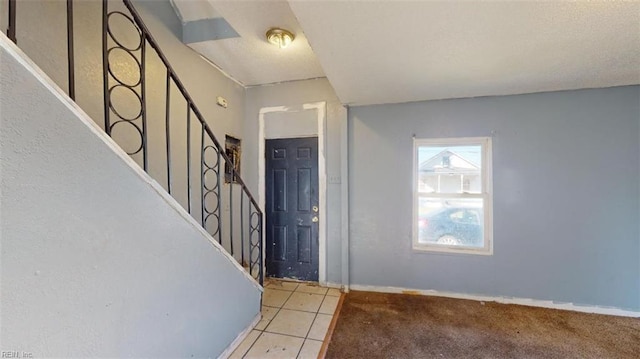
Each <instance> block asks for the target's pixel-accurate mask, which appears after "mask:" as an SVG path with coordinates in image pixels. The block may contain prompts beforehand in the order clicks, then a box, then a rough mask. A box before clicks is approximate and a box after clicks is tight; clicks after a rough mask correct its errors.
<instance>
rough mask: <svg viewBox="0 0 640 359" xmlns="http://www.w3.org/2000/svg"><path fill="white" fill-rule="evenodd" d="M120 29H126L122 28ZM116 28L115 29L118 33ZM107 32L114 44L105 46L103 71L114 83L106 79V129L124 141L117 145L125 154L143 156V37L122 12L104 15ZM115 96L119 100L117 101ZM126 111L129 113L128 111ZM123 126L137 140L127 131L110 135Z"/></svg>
mask: <svg viewBox="0 0 640 359" xmlns="http://www.w3.org/2000/svg"><path fill="white" fill-rule="evenodd" d="M123 24H125V26H123ZM123 28H124V29H128V31H122V29H123ZM116 29H118V34H117V35H116ZM131 34H133V36H132V35H131ZM107 35H108V37H109V38H110V39H111V40H112V41H113V44H114V45H113V46H111V47H109V48H108V49H107V55H106V60H107V64H106V68H107V72H108V76H107V75H106V74H105V81H108V79H109V78H110V79H112V80H113V81H110V82H112V83H113V82H115V83H114V84H112V85H108V84H109V81H108V82H107V87H108V94H107V96H106V98H105V100H106V101H107V107H108V108H109V110H110V111H109V112H108V113H105V116H107V118H106V119H105V127H106V128H105V130H106V131H107V134H109V135H110V136H111V137H113V138H114V140H116V142H119V141H118V139H120V142H126V143H120V145H121V147H122V148H123V149H124V150H125V152H126V153H127V154H128V155H130V156H133V155H136V154H139V153H142V156H146V133H145V131H146V128H145V127H146V126H145V123H144V122H145V115H146V114H145V111H144V86H143V84H142V82H143V81H144V64H143V62H144V58H143V46H144V41H145V39H144V36H143V33H142V31H141V30H140V28H138V26H137V25H136V24H135V22H134V20H133V19H132V18H131V17H129V16H128V15H127V14H125V13H123V12H121V11H111V12H109V13H108V14H107ZM129 42H132V44H131V43H129ZM118 94H119V95H118ZM123 98H125V99H127V100H128V101H125V100H123ZM118 99H119V100H120V103H118V102H119V101H117V100H118ZM131 108H133V111H131ZM127 112H131V113H130V114H127ZM111 114H113V115H114V116H115V117H116V118H117V119H116V120H115V121H111V118H110V117H111ZM122 126H124V127H126V128H128V129H129V131H134V136H135V137H138V139H139V140H138V141H137V142H138V143H135V142H134V141H133V137H132V135H131V134H130V133H126V132H123V135H118V136H114V135H113V133H114V129H116V128H119V129H121V130H119V131H118V132H117V133H121V132H122V131H125V130H124V128H123V127H122ZM115 137H118V138H115ZM125 139H126V141H125Z"/></svg>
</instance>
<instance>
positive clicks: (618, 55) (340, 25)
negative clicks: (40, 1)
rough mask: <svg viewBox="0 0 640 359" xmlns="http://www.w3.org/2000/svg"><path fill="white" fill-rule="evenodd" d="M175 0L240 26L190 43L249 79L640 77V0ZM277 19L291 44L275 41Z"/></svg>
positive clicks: (357, 94)
mask: <svg viewBox="0 0 640 359" xmlns="http://www.w3.org/2000/svg"><path fill="white" fill-rule="evenodd" d="M172 1H173V3H174V6H175V7H176V8H177V9H178V12H179V13H181V15H182V16H183V21H191V20H197V19H201V18H203V17H205V18H207V17H208V18H211V17H224V19H225V20H226V21H227V22H228V23H229V24H230V25H231V26H232V27H233V29H235V31H236V32H237V33H238V34H239V35H240V37H238V38H230V39H223V40H216V41H204V42H198V43H193V44H189V46H191V47H192V48H194V49H195V50H196V51H198V52H200V53H201V54H203V55H204V56H206V57H207V58H209V59H210V60H211V61H212V62H213V63H215V64H216V65H218V66H219V67H220V68H221V69H222V70H223V71H225V72H226V73H227V74H229V75H230V76H231V77H233V78H235V79H236V80H238V81H240V82H241V83H243V84H244V85H259V84H267V83H274V82H283V81H291V80H300V79H306V78H314V77H322V76H325V74H326V76H327V78H328V79H329V81H330V82H331V84H332V86H333V87H334V89H335V90H336V93H337V95H338V97H339V98H340V100H341V101H342V102H343V103H345V104H351V105H365V104H379V103H398V102H409V101H419V100H430V99H445V98H461V97H476V96H490V95H508V94H520V93H531V92H542V91H556V90H569V89H579V88H596V87H609V86H620V85H630V84H639V83H640V2H627V3H623V2H585V1H582V2H536V1H510V2H493V1H465V2H457V1H397V0H383V1H346V0H344V1H313V0H311V1H297V0H291V1H290V2H289V3H287V2H285V1H282V0H280V1H273V0H271V1H264V0H262V1H217V0H172ZM273 26H280V27H284V28H287V29H290V30H292V31H293V32H295V33H296V36H297V37H296V40H295V41H294V42H293V43H292V45H291V46H290V47H289V48H287V49H284V50H280V49H278V48H276V47H274V46H272V45H270V44H268V43H267V42H266V41H265V39H264V33H265V32H266V30H267V29H269V28H270V27H273ZM303 30H304V33H303ZM307 38H308V39H309V42H310V43H311V47H310V46H309V43H308V42H307ZM312 48H313V50H312ZM323 70H324V71H323Z"/></svg>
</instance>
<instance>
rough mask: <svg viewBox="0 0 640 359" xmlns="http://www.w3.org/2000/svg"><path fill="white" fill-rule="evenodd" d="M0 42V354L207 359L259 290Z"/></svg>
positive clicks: (227, 339)
mask: <svg viewBox="0 0 640 359" xmlns="http://www.w3.org/2000/svg"><path fill="white" fill-rule="evenodd" d="M57 91H59V89H57V88H56V87H55V85H54V84H53V83H52V82H51V80H49V79H48V78H47V77H46V76H45V75H43V74H42V73H41V72H39V70H37V69H35V68H34V67H33V66H32V65H30V60H28V59H27V58H26V57H25V55H24V54H22V53H21V52H20V50H18V49H17V48H16V47H15V46H14V45H13V44H12V43H10V42H9V40H8V39H7V38H6V37H5V36H4V35H0V163H1V167H0V169H1V172H0V178H1V182H0V190H1V192H0V213H1V217H0V228H1V233H0V234H1V240H0V244H1V248H0V259H1V261H0V263H1V272H0V273H1V278H0V292H1V293H2V303H1V305H2V307H1V308H0V318H1V319H0V324H1V325H0V327H1V329H2V331H1V333H0V350H3V351H18V352H26V353H32V355H33V356H34V357H129V356H131V357H217V356H218V355H220V354H221V353H222V352H223V351H224V350H225V348H227V346H228V345H229V344H230V343H231V342H232V341H233V340H234V339H235V338H236V336H237V335H238V334H239V333H240V332H242V331H243V330H244V329H245V328H246V327H247V326H249V325H250V324H251V322H252V321H253V320H254V318H255V317H256V315H258V314H259V311H260V291H261V290H260V288H259V286H258V285H257V284H256V283H255V282H254V281H253V280H252V279H250V278H249V277H248V276H247V274H246V273H245V272H244V271H243V270H242V269H241V268H239V266H238V264H237V263H235V261H234V260H233V259H232V258H230V257H229V256H227V255H226V254H224V252H223V250H222V249H221V248H220V247H219V246H218V245H217V244H216V243H212V242H210V241H209V239H208V237H207V236H206V234H205V233H204V232H203V231H202V230H201V229H200V228H199V227H198V226H197V225H196V224H195V222H194V221H193V220H192V219H191V218H190V217H189V215H188V213H186V211H184V210H183V209H182V208H181V207H180V205H179V204H178V203H177V202H175V201H174V200H173V199H172V198H170V197H168V195H166V194H165V193H164V190H163V189H162V188H161V187H160V186H159V185H158V184H157V183H156V182H154V181H153V180H152V179H151V178H150V177H148V176H147V175H146V174H144V173H143V172H142V171H141V169H140V168H139V167H138V166H137V165H135V163H134V162H133V161H131V159H130V158H129V157H128V156H127V155H126V154H124V153H123V152H122V151H121V150H120V149H119V148H118V147H117V145H116V144H115V143H114V142H113V141H112V140H111V139H110V138H108V137H107V136H106V135H104V133H103V132H102V130H101V129H100V128H98V127H97V126H96V125H95V124H94V123H93V122H92V120H91V119H90V118H89V117H88V116H87V115H86V114H85V113H84V112H82V111H81V110H80V109H79V108H77V107H76V106H75V104H73V103H72V102H71V101H70V100H68V98H65V97H64V96H63V95H61V94H60V93H59V92H57Z"/></svg>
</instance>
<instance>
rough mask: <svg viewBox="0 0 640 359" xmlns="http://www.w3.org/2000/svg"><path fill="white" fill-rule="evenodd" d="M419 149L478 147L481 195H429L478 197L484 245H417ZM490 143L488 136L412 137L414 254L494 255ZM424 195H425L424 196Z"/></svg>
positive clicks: (438, 195) (437, 196)
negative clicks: (480, 166)
mask: <svg viewBox="0 0 640 359" xmlns="http://www.w3.org/2000/svg"><path fill="white" fill-rule="evenodd" d="M421 146H443V147H446V146H481V149H482V160H481V161H482V163H481V165H482V168H481V171H480V173H481V178H482V179H481V181H482V190H481V193H440V194H437V195H428V196H430V197H433V198H481V199H482V200H483V211H484V215H483V216H484V246H483V247H465V246H456V245H443V244H435V243H434V244H430V243H419V242H418V208H419V200H420V193H419V189H418V176H419V173H418V172H419V169H420V163H418V160H419V156H418V148H419V147H421ZM492 157H493V156H492V143H491V138H490V137H457V138H433V139H427V138H422V139H418V138H414V139H413V176H412V178H413V185H412V188H413V221H412V225H413V229H412V231H413V243H412V247H413V250H414V251H417V252H444V253H459V254H479V255H493V178H492V173H493V171H492V163H491V159H492ZM423 196H424V194H423Z"/></svg>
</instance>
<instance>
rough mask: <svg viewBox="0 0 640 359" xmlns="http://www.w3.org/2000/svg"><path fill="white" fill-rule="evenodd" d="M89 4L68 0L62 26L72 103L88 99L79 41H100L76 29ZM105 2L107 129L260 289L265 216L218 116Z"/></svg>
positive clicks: (142, 30) (143, 34) (129, 10)
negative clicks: (79, 10) (222, 136)
mask: <svg viewBox="0 0 640 359" xmlns="http://www.w3.org/2000/svg"><path fill="white" fill-rule="evenodd" d="M23 5H25V6H28V5H27V4H25V3H24V2H19V1H16V0H8V9H7V10H8V11H7V18H8V19H7V24H8V27H7V32H6V33H7V36H8V37H9V39H11V40H12V41H13V42H14V43H16V44H17V45H18V46H20V44H21V42H20V38H19V35H20V26H21V24H20V23H19V20H20V19H24V18H25V17H26V16H29V15H28V14H27V13H24V14H23V13H21V9H20V8H21V6H23ZM85 5H86V3H85V2H82V1H75V2H74V1H73V0H67V1H66V23H61V24H59V26H60V27H61V28H64V30H65V32H66V40H67V41H66V55H67V56H66V58H67V64H66V77H67V78H66V84H65V85H66V87H67V89H66V93H67V94H68V96H69V97H70V98H71V99H72V100H74V101H75V100H76V98H77V97H78V96H80V95H82V96H84V95H86V94H83V93H77V92H76V87H77V86H76V85H77V79H76V73H77V72H78V71H86V69H85V68H81V69H78V67H77V65H76V63H75V60H76V58H77V56H78V55H77V53H76V52H77V50H78V49H77V48H76V47H75V46H74V45H75V40H76V38H77V37H78V36H95V38H98V37H97V35H98V34H97V33H96V34H95V35H88V34H85V33H84V32H85V30H86V29H81V30H82V31H83V33H82V34H80V35H79V34H78V33H77V31H78V30H77V28H76V29H74V25H77V24H85V23H86V21H83V19H75V20H74V14H75V13H76V11H74V6H85ZM101 5H102V6H101V14H100V19H101V23H100V26H99V29H98V31H99V37H100V38H101V59H102V61H101V68H99V69H92V70H95V71H96V72H99V73H100V76H99V77H97V76H96V78H100V79H101V90H102V91H101V92H102V94H101V95H102V96H101V99H100V107H101V116H102V120H103V123H101V126H102V128H103V129H104V131H105V132H106V134H107V135H109V136H111V138H112V139H113V140H114V141H115V142H116V143H118V145H120V147H121V148H122V149H123V150H124V151H125V152H126V153H127V154H128V155H129V156H130V157H131V159H133V160H134V161H135V162H136V163H137V164H138V165H139V166H140V167H141V168H142V169H144V171H145V172H147V173H148V174H149V175H150V176H151V177H152V178H153V179H155V180H156V181H157V182H158V183H159V184H160V185H162V187H163V188H164V189H165V190H166V191H167V192H168V193H169V194H170V195H171V196H172V197H173V198H174V199H175V200H176V201H177V202H178V203H179V204H180V205H181V206H182V207H183V208H184V209H185V210H186V211H187V212H188V213H189V214H190V215H191V217H193V218H194V219H195V220H196V221H197V222H198V223H199V224H200V225H201V226H202V228H204V230H205V231H206V232H207V233H208V234H209V235H210V236H211V237H212V240H214V241H216V242H218V243H219V244H220V245H221V246H222V247H223V248H224V249H225V250H226V251H227V252H228V253H229V254H230V255H231V256H232V257H233V258H234V259H235V260H236V261H237V262H238V263H240V265H241V266H242V267H244V268H245V270H246V271H247V272H248V273H249V274H250V275H251V276H252V277H253V278H254V279H255V280H256V281H257V282H258V283H260V285H262V284H263V278H264V273H263V263H262V258H263V248H262V229H263V214H262V211H261V209H260V208H259V206H258V203H257V201H256V200H255V198H254V196H253V195H252V193H251V192H250V191H249V189H248V187H247V185H246V184H245V182H244V181H243V179H242V177H241V175H240V173H239V171H240V167H239V164H237V163H234V160H233V159H234V158H236V156H234V155H233V154H232V152H229V151H230V150H228V149H227V148H226V147H225V145H224V144H223V143H222V142H221V141H220V140H219V139H218V138H217V137H216V136H215V134H214V131H213V130H212V127H211V124H215V121H218V120H221V119H215V118H205V116H203V114H202V112H201V111H200V110H199V109H198V106H197V105H196V103H195V101H194V100H193V98H192V97H191V96H190V95H189V92H188V91H187V89H186V87H185V86H184V84H183V83H182V81H181V80H180V78H179V77H178V75H177V74H176V71H175V70H174V69H173V68H172V66H171V64H170V63H169V61H168V60H167V57H166V56H165V54H164V53H163V51H162V50H161V48H160V46H159V44H158V42H157V41H156V40H155V39H154V37H153V35H152V34H151V32H150V30H149V28H148V27H147V26H146V25H145V23H144V22H143V17H142V16H141V15H140V13H139V12H138V11H137V10H136V7H135V6H134V4H133V3H132V1H131V0H122V1H116V0H113V1H108V0H102V3H101ZM95 18H96V19H97V18H98V17H97V14H96V16H95ZM26 22H28V21H26ZM95 27H96V28H98V26H95ZM63 70H64V69H60V71H59V72H64V71H63ZM56 71H58V70H56ZM50 76H51V75H50ZM52 77H53V76H52ZM58 78H60V77H58ZM58 85H60V83H58ZM61 87H63V86H61ZM212 98H213V95H212ZM94 101H95V99H94ZM80 105H81V107H82V103H80ZM93 107H94V108H95V107H96V104H95V103H93ZM86 111H87V112H88V113H91V111H90V110H89V109H86ZM94 120H95V118H94Z"/></svg>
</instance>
